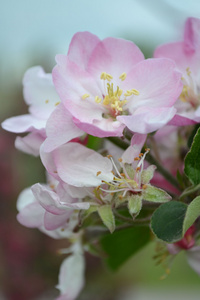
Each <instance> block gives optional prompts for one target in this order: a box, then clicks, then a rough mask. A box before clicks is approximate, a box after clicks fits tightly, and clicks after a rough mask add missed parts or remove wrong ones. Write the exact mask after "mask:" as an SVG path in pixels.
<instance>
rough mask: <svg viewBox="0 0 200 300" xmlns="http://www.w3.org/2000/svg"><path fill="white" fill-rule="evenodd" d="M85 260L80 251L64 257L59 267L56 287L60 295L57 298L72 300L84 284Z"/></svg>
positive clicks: (59, 299)
mask: <svg viewBox="0 0 200 300" xmlns="http://www.w3.org/2000/svg"><path fill="white" fill-rule="evenodd" d="M84 269H85V262H84V257H83V255H82V254H81V253H74V254H72V255H70V256H69V257H68V258H66V259H65V260H64V261H63V263H62V265H61V268H60V273H59V283H58V285H57V288H58V289H59V290H60V292H61V296H60V297H58V298H57V300H73V299H75V298H76V297H77V296H78V294H79V293H80V291H81V289H82V288H83V286H84Z"/></svg>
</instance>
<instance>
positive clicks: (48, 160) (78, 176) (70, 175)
mask: <svg viewBox="0 0 200 300" xmlns="http://www.w3.org/2000/svg"><path fill="white" fill-rule="evenodd" d="M41 148H42V147H41ZM66 157H67V160H66ZM41 159H42V162H43V164H44V165H45V167H46V168H47V170H48V172H49V173H50V174H51V175H53V176H54V177H55V178H58V179H59V178H60V179H61V180H63V181H64V182H66V183H68V184H70V185H74V186H77V187H81V186H83V187H84V186H85V187H91V186H98V185H100V184H101V181H102V180H105V181H110V180H112V178H113V174H112V173H111V171H112V163H111V162H110V160H109V159H108V158H107V157H103V156H101V155H100V154H98V153H97V152H95V151H94V150H91V149H88V148H86V147H85V146H83V145H81V144H79V143H72V142H71V143H67V144H65V145H63V146H61V147H59V148H57V149H56V150H54V151H53V152H52V153H51V154H47V153H44V152H42V151H41ZM99 171H100V172H101V174H100V175H99V176H97V172H99ZM56 172H57V173H56Z"/></svg>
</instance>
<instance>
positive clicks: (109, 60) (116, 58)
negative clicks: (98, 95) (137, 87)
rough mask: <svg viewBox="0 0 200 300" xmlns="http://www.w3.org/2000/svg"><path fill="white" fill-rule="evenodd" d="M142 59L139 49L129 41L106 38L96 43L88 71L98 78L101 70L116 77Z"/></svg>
mask: <svg viewBox="0 0 200 300" xmlns="http://www.w3.org/2000/svg"><path fill="white" fill-rule="evenodd" d="M142 60H144V56H143V54H142V52H141V51H140V49H139V48H138V47H137V46H136V45H135V44H134V43H133V42H131V41H126V40H123V39H116V38H106V39H104V40H103V41H102V42H100V43H99V44H97V46H96V48H95V49H94V51H93V53H92V54H91V57H90V59H89V62H88V71H89V72H90V73H91V74H93V75H94V76H95V78H96V79H97V78H98V79H99V78H100V75H101V73H102V72H107V73H109V74H111V75H112V76H114V77H116V78H118V77H119V76H120V75H121V74H122V73H123V72H126V73H127V72H129V70H130V69H131V68H132V66H133V65H135V64H137V63H138V62H140V61H142Z"/></svg>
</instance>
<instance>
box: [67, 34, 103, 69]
mask: <svg viewBox="0 0 200 300" xmlns="http://www.w3.org/2000/svg"><path fill="white" fill-rule="evenodd" d="M99 42H100V40H99V38H98V37H97V36H96V35H94V34H92V33H90V32H87V31H85V32H77V33H76V34H75V35H74V36H73V38H72V40H71V43H70V46H69V51H68V54H67V55H68V57H69V58H70V60H71V61H73V62H75V63H76V64H77V65H78V66H80V67H81V68H82V69H86V67H87V64H88V60H89V57H90V55H91V53H92V51H93V50H94V48H95V47H96V45H97V44H98V43H99Z"/></svg>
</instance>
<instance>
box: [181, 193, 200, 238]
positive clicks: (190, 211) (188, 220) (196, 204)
mask: <svg viewBox="0 0 200 300" xmlns="http://www.w3.org/2000/svg"><path fill="white" fill-rule="evenodd" d="M199 216H200V196H198V197H196V198H195V199H194V200H193V201H192V202H191V203H190V204H189V205H188V208H187V211H186V215H185V219H184V222H183V236H184V234H185V233H186V231H187V230H188V229H189V228H190V226H192V224H193V223H194V222H195V221H196V219H197V218H198V217H199Z"/></svg>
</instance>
